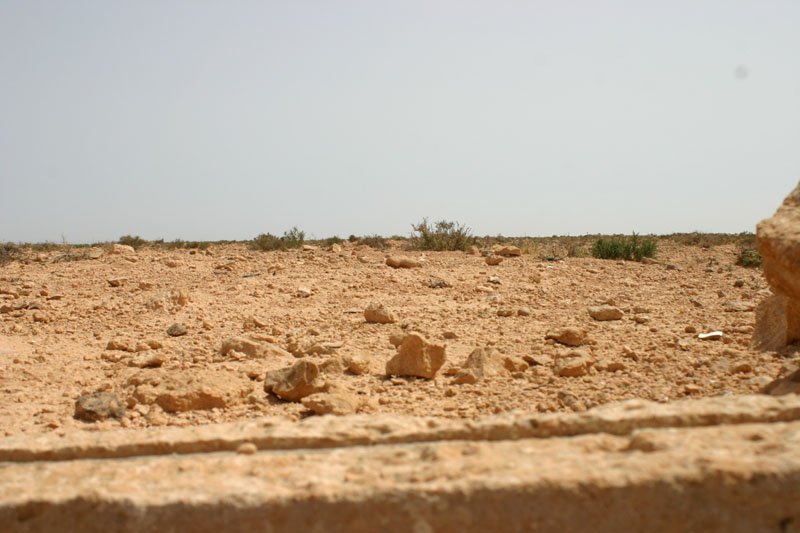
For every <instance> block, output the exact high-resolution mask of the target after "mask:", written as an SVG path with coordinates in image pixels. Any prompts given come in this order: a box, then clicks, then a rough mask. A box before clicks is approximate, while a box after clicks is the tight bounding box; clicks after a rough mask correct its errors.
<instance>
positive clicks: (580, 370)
mask: <svg viewBox="0 0 800 533" xmlns="http://www.w3.org/2000/svg"><path fill="white" fill-rule="evenodd" d="M592 364H594V360H593V359H592V358H591V356H590V355H589V354H588V353H587V352H585V351H583V350H574V351H571V352H569V353H568V354H567V355H565V356H564V357H561V358H559V359H558V360H557V361H556V367H555V370H556V374H558V375H559V376H568V377H579V376H585V375H586V373H587V372H588V370H589V367H590V366H592Z"/></svg>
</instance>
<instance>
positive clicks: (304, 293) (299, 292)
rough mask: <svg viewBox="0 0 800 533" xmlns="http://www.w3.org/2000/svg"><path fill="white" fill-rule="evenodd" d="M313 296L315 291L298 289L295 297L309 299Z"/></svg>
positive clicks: (306, 288) (305, 288)
mask: <svg viewBox="0 0 800 533" xmlns="http://www.w3.org/2000/svg"><path fill="white" fill-rule="evenodd" d="M312 294H313V291H312V290H311V289H309V288H308V287H298V288H297V291H296V292H295V293H294V295H295V296H297V297H298V298H308V297H310V296H311V295H312Z"/></svg>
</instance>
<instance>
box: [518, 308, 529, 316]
mask: <svg viewBox="0 0 800 533" xmlns="http://www.w3.org/2000/svg"><path fill="white" fill-rule="evenodd" d="M517 316H531V310H530V308H529V307H520V308H519V309H517Z"/></svg>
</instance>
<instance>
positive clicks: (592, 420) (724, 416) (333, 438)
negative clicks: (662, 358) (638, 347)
mask: <svg viewBox="0 0 800 533" xmlns="http://www.w3.org/2000/svg"><path fill="white" fill-rule="evenodd" d="M789 421H800V396H798V395H794V394H790V395H787V396H779V397H771V396H765V395H744V396H732V397H717V398H702V399H696V400H683V401H678V402H671V403H668V404H660V403H656V402H650V401H646V400H628V401H624V402H618V403H612V404H606V405H603V406H600V407H596V408H594V409H590V410H588V411H585V412H583V413H574V414H554V413H553V414H539V413H509V414H504V415H496V416H489V417H485V418H482V419H479V420H476V421H461V420H452V419H441V418H435V417H413V416H396V415H352V416H346V417H333V416H323V417H311V418H308V419H306V420H304V421H302V422H299V423H295V422H291V421H289V420H287V419H284V418H279V417H275V418H262V419H258V420H253V421H250V422H234V423H228V424H214V425H207V426H196V427H187V428H175V427H166V428H151V429H148V430H140V431H128V430H114V431H81V432H75V433H72V434H68V435H66V436H63V437H60V436H57V435H52V434H50V435H33V436H14V437H6V438H4V439H0V461H18V462H24V461H65V460H72V459H101V458H122V457H133V456H138V455H166V454H191V453H208V452H218V451H232V450H236V448H237V447H238V446H240V445H241V444H243V443H246V442H252V443H253V444H255V445H256V446H257V447H258V448H259V449H260V450H287V449H300V448H303V449H321V448H333V447H348V446H360V445H376V444H402V443H415V442H434V441H453V440H473V441H477V440H487V441H500V440H515V439H523V438H540V439H544V438H550V437H562V436H575V435H586V434H592V433H608V434H612V435H629V434H630V433H631V432H633V431H634V430H637V429H646V428H664V427H672V428H679V427H697V426H713V425H723V424H726V425H730V424H744V423H757V422H766V423H768V422H789Z"/></svg>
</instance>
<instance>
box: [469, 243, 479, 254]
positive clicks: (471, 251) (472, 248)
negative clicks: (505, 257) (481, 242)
mask: <svg viewBox="0 0 800 533" xmlns="http://www.w3.org/2000/svg"><path fill="white" fill-rule="evenodd" d="M467 253H468V254H469V255H480V254H481V251H480V250H479V249H478V247H477V246H475V245H474V244H473V245H472V246H470V247H469V251H468V252H467Z"/></svg>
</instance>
